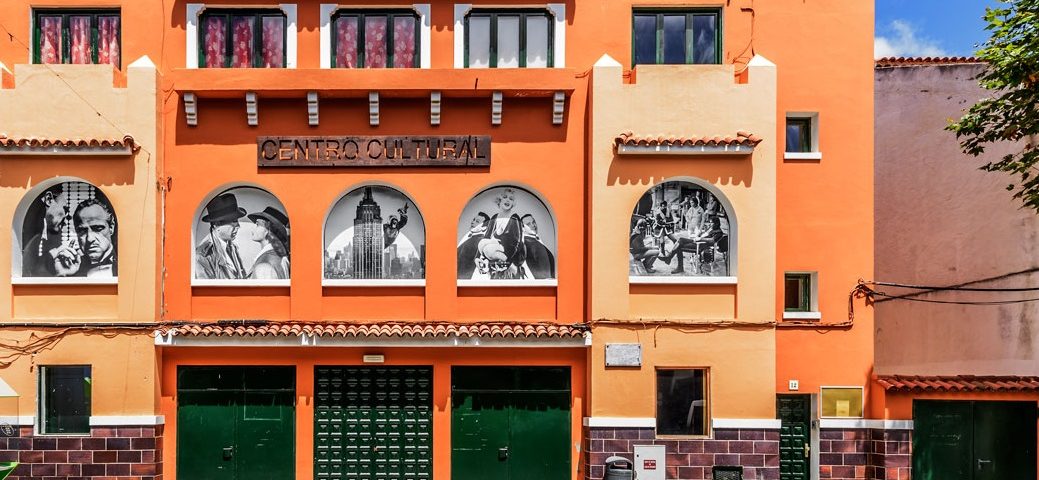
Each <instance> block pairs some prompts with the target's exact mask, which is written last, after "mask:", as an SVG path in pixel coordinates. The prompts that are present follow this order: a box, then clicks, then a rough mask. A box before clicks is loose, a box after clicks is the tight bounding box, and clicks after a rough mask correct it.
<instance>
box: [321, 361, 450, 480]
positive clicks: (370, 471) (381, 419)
mask: <svg viewBox="0 0 1039 480" xmlns="http://www.w3.org/2000/svg"><path fill="white" fill-rule="evenodd" d="M314 382H315V399H314V453H315V455H314V472H315V473H314V477H315V478H316V479H318V480H347V479H350V480H376V479H387V480H389V479H393V480H396V479H408V480H429V479H431V478H432V475H433V458H432V457H433V370H432V368H430V367H396V366H394V367H317V368H315V370H314Z"/></svg>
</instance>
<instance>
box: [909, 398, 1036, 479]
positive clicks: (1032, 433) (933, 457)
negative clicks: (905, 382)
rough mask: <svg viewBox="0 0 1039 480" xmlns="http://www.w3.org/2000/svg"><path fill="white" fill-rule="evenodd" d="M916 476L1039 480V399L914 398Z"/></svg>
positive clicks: (920, 477)
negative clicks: (1038, 446) (1038, 431)
mask: <svg viewBox="0 0 1039 480" xmlns="http://www.w3.org/2000/svg"><path fill="white" fill-rule="evenodd" d="M913 479H914V480H1035V479H1036V403H1035V402H999V401H944V400H914V401H913Z"/></svg>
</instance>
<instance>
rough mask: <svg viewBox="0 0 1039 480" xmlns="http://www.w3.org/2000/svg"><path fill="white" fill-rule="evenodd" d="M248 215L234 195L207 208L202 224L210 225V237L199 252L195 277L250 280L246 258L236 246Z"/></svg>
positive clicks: (217, 198)
mask: <svg viewBox="0 0 1039 480" xmlns="http://www.w3.org/2000/svg"><path fill="white" fill-rule="evenodd" d="M245 215H246V213H245V209H244V208H241V207H239V206H238V199H237V198H235V196H234V194H233V193H223V194H220V195H217V196H216V198H214V199H213V200H212V201H210V202H209V204H208V205H206V214H205V215H203V216H202V221H203V222H206V223H208V224H209V235H207V236H206V238H205V239H204V240H202V243H200V244H199V245H198V247H196V248H195V277H196V278H200V279H213V280H216V279H239V278H246V276H247V272H246V271H245V268H244V267H243V264H242V257H241V255H240V254H239V253H238V246H237V245H235V243H234V240H235V236H236V235H238V228H239V224H238V220H239V219H240V218H242V217H244V216H245Z"/></svg>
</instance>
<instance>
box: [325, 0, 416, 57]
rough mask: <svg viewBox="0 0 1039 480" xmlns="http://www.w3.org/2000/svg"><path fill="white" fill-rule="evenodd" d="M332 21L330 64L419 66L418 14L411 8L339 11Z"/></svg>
mask: <svg viewBox="0 0 1039 480" xmlns="http://www.w3.org/2000/svg"><path fill="white" fill-rule="evenodd" d="M332 21H333V24H334V25H335V34H334V35H332V66H333V67H340V68H417V67H419V60H420V59H419V54H418V52H419V38H420V35H419V16H418V14H417V13H416V12H415V11H414V10H340V11H339V12H337V13H336V14H335V16H333V17H332Z"/></svg>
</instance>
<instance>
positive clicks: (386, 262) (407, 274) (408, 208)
mask: <svg viewBox="0 0 1039 480" xmlns="http://www.w3.org/2000/svg"><path fill="white" fill-rule="evenodd" d="M324 263H325V266H324V268H325V278H326V279H333V280H335V279H361V280H363V279H375V280H384V279H385V280H388V279H418V278H425V276H426V268H425V265H426V225H425V223H424V222H423V221H422V214H421V213H420V212H419V211H418V208H416V207H415V204H414V203H412V202H411V200H410V199H409V198H408V197H406V196H405V195H404V194H403V193H401V192H399V191H397V190H394V189H392V188H389V187H383V186H377V185H369V186H365V187H361V188H358V189H355V190H353V191H351V192H350V193H348V194H346V195H344V196H343V198H341V199H339V201H338V202H336V204H335V205H334V206H333V207H332V211H331V212H329V214H328V220H327V221H326V222H325V253H324Z"/></svg>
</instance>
